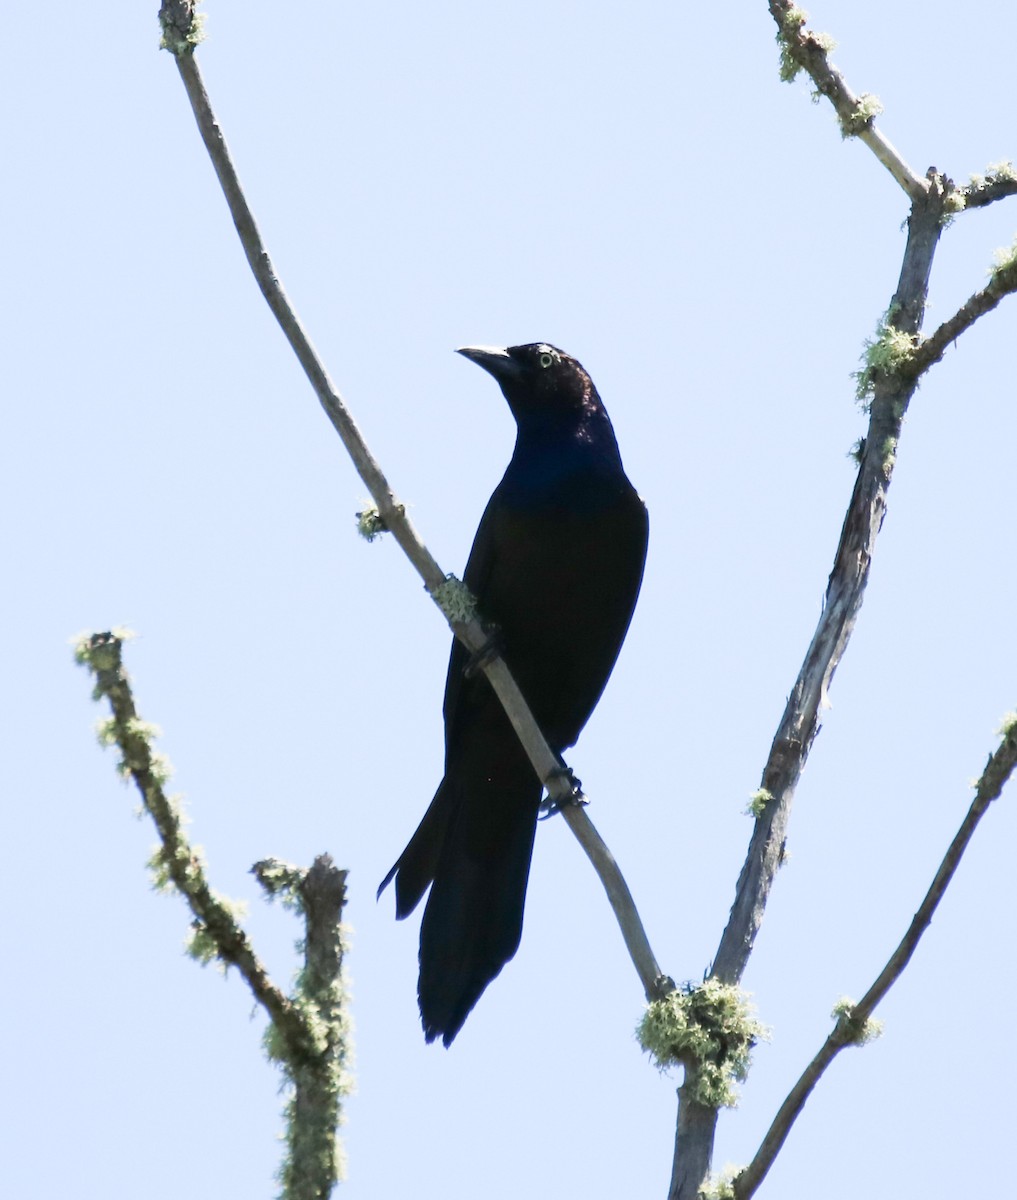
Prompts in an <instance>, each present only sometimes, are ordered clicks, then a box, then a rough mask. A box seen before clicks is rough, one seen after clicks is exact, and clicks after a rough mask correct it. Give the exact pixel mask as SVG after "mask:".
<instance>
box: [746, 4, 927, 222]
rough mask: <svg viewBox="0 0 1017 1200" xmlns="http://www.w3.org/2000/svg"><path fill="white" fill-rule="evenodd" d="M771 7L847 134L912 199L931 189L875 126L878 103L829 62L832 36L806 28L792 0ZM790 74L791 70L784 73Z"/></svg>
mask: <svg viewBox="0 0 1017 1200" xmlns="http://www.w3.org/2000/svg"><path fill="white" fill-rule="evenodd" d="M769 7H770V15H771V16H772V17H773V19H774V21H776V23H777V37H778V40H779V41H780V43H781V46H782V48H783V50H784V52H785V53H786V54H787V56H788V58H789V59H791V61H792V62H793V63H794V65H795V66H796V67H800V68H801V69H802V70H803V71H805V72H807V74H808V75H809V77H810V78H811V79H812V82H813V83H814V84H815V85H816V90H817V92H819V93H820V94H821V95H823V96H826V98H827V99H828V100H829V101H830V103H831V104H832V105H833V107H834V110H835V111H836V113H837V117H838V119H839V120H840V126H841V130H842V132H843V134H844V136H845V137H857V138H858V140H859V141H861V142H864V143H865V145H866V146H868V147H869V149H870V150H871V151H872V153H873V154H874V155H875V156H876V158H878V159H879V161H880V162H881V163H882V164H883V166H884V167H886V169H887V170H888V171H889V172H890V174H891V175H892V176H893V177H894V179H896V180H897V182H898V183H899V184H900V186H901V187H902V188H903V189H904V191H905V192H906V193H907V195H908V196H909V197H910V198H911V200H913V201H916V200H919V199H920V198H921V197H922V195H923V194H924V193H925V192H926V191H927V190H928V184H927V183H926V181H925V180H924V179H922V178H921V177H920V176H919V175H916V174H915V172H914V171H913V170H912V169H911V168H910V167H909V166H908V164H907V163H906V162H905V161H904V159H903V157H902V156H901V155H900V153H899V152H898V151H897V150H896V149H895V148H894V147H893V146H892V145H891V144H890V142H889V141H888V140H887V139H886V138H885V137H884V136H883V134H882V132H881V131H880V130H879V129H877V128H876V124H875V114H876V112H877V111H878V107H877V106H872V107H869V105H867V104H866V101H869V102H870V104H871V98H869V97H862V96H856V95H855V93H854V92H853V91H852V90H851V89H850V88H849V87H848V85H847V82H846V81H845V79H844V76H843V75H842V74H841V73H840V71H838V70H837V68H836V67H835V66H834V65H833V63H831V62H830V54H829V50H830V45H831V43H830V39H829V38H826V37H824V36H823V35H822V34H816V33H814V32H813V31H812V30H811V29H806V28H805V14H804V13H803V12H802V10H801V9H800V8H799V7H798V6H797V5H796V4H795V3H794V2H793V0H769ZM790 77H791V73H790V72H789V73H787V74H786V75H785V78H790Z"/></svg>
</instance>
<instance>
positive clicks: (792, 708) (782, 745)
mask: <svg viewBox="0 0 1017 1200" xmlns="http://www.w3.org/2000/svg"><path fill="white" fill-rule="evenodd" d="M769 3H770V10H771V12H772V13H773V14H774V16H775V19H777V20H778V24H780V21H781V19H782V17H783V19H785V20H788V21H790V24H791V26H792V32H794V34H795V37H797V38H798V41H797V42H795V43H794V46H795V47H796V51H795V52H796V53H799V52H800V53H801V54H802V56H803V58H804V60H805V61H804V62H803V65H806V64H808V66H807V69H809V70H810V74H811V73H812V72H813V71H815V72H817V74H818V75H819V78H820V79H825V80H827V82H829V83H830V87H832V88H833V89H834V92H835V93H836V96H838V97H839V98H840V100H839V101H835V102H840V101H843V100H844V97H845V96H847V97H849V98H850V97H851V96H852V93H850V92H847V91H840V90H838V89H840V88H841V86H842V85H843V80H842V79H841V78H840V76H839V75H836V73H834V75H832V76H829V75H826V74H824V73H823V70H820V68H821V67H822V68H823V69H824V70H829V69H830V68H829V63H828V61H827V52H826V49H825V47H824V46H822V45H819V44H818V43H816V42H815V39H814V38H813V37H812V35H805V34H802V33H801V31H800V29H799V26H800V24H801V21H802V20H803V18H801V19H800V18H799V17H798V16H792V17H790V18H789V17H788V16H787V14H788V13H790V12H795V13H797V12H799V11H800V10H793V8H792V6H790V5H788V4H786V3H784V2H783V0H769ZM796 61H797V59H796ZM814 77H815V76H814ZM843 87H845V88H846V85H843ZM831 98H833V97H831ZM902 186H903V184H902ZM905 190H906V191H908V193H909V195H912V197H913V199H912V205H911V213H910V216H909V218H908V240H907V245H906V246H905V250H904V258H903V262H902V264H901V272H900V278H899V280H898V284H897V291H896V293H895V294H894V297H893V299H892V301H891V303H890V306H889V308H888V314H889V317H888V324H892V328H893V330H894V331H895V332H896V333H897V334H899V335H902V336H903V337H904V338H905V339H906V340H907V344H908V346H909V348H910V347H911V346H912V345H913V343H914V342H915V341H916V340H917V338H918V334H919V331H920V329H921V326H922V320H923V318H924V315H925V302H926V297H927V295H928V286H929V276H930V274H931V271H932V263H933V258H934V256H935V251H936V247H937V245H938V243H939V237H940V234H941V232H942V229H943V215H944V207H945V201H946V196H947V194H948V181H946V180H944V179H943V177H942V176H940V175H937V174H936V173H934V172H930V173H929V176H928V178H927V179H926V180H925V181H924V182H923V183H922V184H921V187H918V188H909V187H905ZM908 361H909V359H907V358H903V359H902V360H901V362H900V363H899V364H897V365H896V366H895V367H894V368H892V369H890V368H888V367H886V366H880V367H879V368H878V369H877V368H876V367H875V366H872V367H870V368H869V370H868V371H867V373H866V377H865V381H866V386H867V388H868V390H869V392H870V393H871V400H870V404H869V427H868V432H867V435H866V437H865V439H864V441H863V443H862V445H861V451H860V456H859V468H858V475H857V478H856V480H855V485H854V489H853V492H852V495H851V500H850V502H849V504H848V509H847V513H846V515H845V517H844V523H843V526H842V528H841V534H840V540H839V543H838V546H837V550H836V553H835V556H834V565H833V570H832V571H831V574H830V578H829V582H828V584H827V589H826V595H825V597H824V604H823V612H822V615H821V616H820V619H819V624H818V626H817V628H816V632H815V633H814V635H813V638H812V642H811V643H810V645H809V648H808V650H807V651H806V654H805V660H804V662H803V663H802V667H801V669H800V671H799V673H798V678H797V679H796V680H795V683H794V686H793V687H792V688H791V691H790V694H789V697H788V701H787V705H786V707H785V709H784V715H783V717H782V718H781V721H780V725H779V726H778V729H777V733H776V735H775V737H774V740H773V744H772V745H771V748H770V753H769V756H768V758H767V762H766V765H765V767H764V769H763V774H762V780H761V787H760V793H759V794H760V795H761V796H762V797H768V799H766V802H765V804H764V805H763V807H762V810H761V812H760V813H759V815H758V816H757V819H756V823H755V826H754V829H753V833H752V838H751V840H750V843H749V849H748V853H747V855H746V859H745V863H744V866H743V867H742V871H741V874H740V876H739V879H738V884H737V888H736V892H735V900H734V904H733V906H732V909H731V915H730V917H729V919H728V924H727V927H726V928H725V930H724V933H723V936H722V937H721V941H720V945H719V947H718V949H717V954H716V957H715V959H714V964H713V969H712V971H711V975H712V977H714V978H717V979H720V980H721V981H722V982H724V983H729V984H737V983H739V982H740V980H741V977H742V974H743V972H744V970H745V967H746V964H747V963H748V959H749V955H750V954H751V952H752V947H753V945H754V943H755V939H756V935H757V933H758V932H759V929H760V926H761V924H762V920H763V914H764V911H765V908H766V902H767V900H768V898H769V895H770V890H771V888H772V886H773V881H774V878H775V877H776V874H777V871H778V869H779V868H780V866H781V864H782V862H783V860H784V845H785V838H786V834H787V827H788V822H789V820H790V815H791V804H792V801H793V799H794V794H795V790H796V788H797V785H798V780H799V779H800V777H801V774H802V771H803V770H804V768H805V763H806V761H807V760H808V756H809V752H810V750H811V748H812V744H813V742H814V741H815V738H816V735H817V734H818V732H819V728H820V713H821V711H822V709H823V708H824V707H825V706H826V704H827V694H828V691H829V688H830V685H831V682H832V680H833V676H834V673H835V672H836V670H837V666H838V665H839V663H840V660H841V658H842V656H843V654H844V651H845V650H846V648H847V644H848V642H849V640H850V638H851V634H852V632H853V630H854V625H855V621H856V620H857V618H858V613H859V611H860V609H861V605H862V599H863V597H864V594H865V588H866V585H867V584H868V579H869V570H870V567H871V564H872V555H873V553H874V551H875V544H876V539H877V537H878V535H879V531H880V528H881V526H882V523H883V517H884V516H885V513H886V497H887V491H888V489H889V486H890V481H891V479H892V476H893V468H894V464H895V461H896V451H897V445H898V442H899V439H900V434H901V428H902V424H903V420H904V416H905V414H906V412H907V409H908V405H909V404H910V402H911V398H912V396H913V395H914V393H915V390H916V389H917V386H918V380H917V378H916V377H915V376H914V375H913V374H910V373H909V372H908V370H907V369H906V363H907V362H908ZM685 1104H686V1101H685V1100H684V1098H683V1096H682V1093H681V1092H679V1113H678V1129H677V1133H676V1137H675V1157H674V1162H673V1166H672V1175H671V1188H670V1192H669V1200H696V1197H697V1196H698V1193H699V1190H700V1188H701V1187H702V1186H703V1183H704V1181H705V1176H701V1177H697V1173H696V1172H692V1171H689V1170H688V1163H690V1162H694V1163H699V1164H702V1163H704V1162H706V1163H708V1162H710V1161H711V1160H712V1156H713V1140H714V1136H715V1133H716V1123H717V1112H716V1110H705V1111H704V1112H698V1113H696V1114H694V1117H695V1119H687V1118H686V1117H685V1116H684V1115H683V1111H682V1110H683V1108H684V1107H685Z"/></svg>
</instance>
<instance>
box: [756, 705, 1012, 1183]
mask: <svg viewBox="0 0 1017 1200" xmlns="http://www.w3.org/2000/svg"><path fill="white" fill-rule="evenodd" d="M1000 732H1001V733H1002V735H1003V740H1002V742H1001V743H1000V745H999V746H998V747H997V749H996V751H995V753H994V754H992V755H991V756H990V758H989V761H988V764H987V765H986V767H985V770H984V771H983V772H982V776H981V778H980V779H979V780H978V783H977V784H976V787H975V798H974V800H973V801H972V802H971V807H970V808H969V809H968V811H967V814H966V815H965V817H964V820H963V821H962V822H961V826H960V829H958V831H957V834H956V836H955V837H954V839H953V841H952V842H951V843H950V848H949V849H948V850H947V852H946V857H945V858H944V859H943V861H942V863H940V866H939V870H938V871H937V872H936V875H935V878H934V879H933V881H932V885H931V887H930V888H929V890H928V892H927V893H926V895H925V899H924V900H923V901H922V903H921V906H920V907H919V909H918V911H917V912H916V913H915V916H914V918H913V920H912V922H911V925H910V926H909V928H908V931H907V933H906V934H905V935H904V937H903V939H902V940H901V943H900V945H899V946H898V947H897V949H896V950H895V951H894V952H893V954H892V955H891V956H890V959H889V961H888V962H887V964H886V966H885V967H884V968H883V970H882V971H881V972H880V974H879V977H878V978H877V979H876V981H875V983H873V985H872V986H871V987H870V988H869V990H868V991H867V992H866V993H865V995H864V996H863V997H862V999H861V1000H859V1001H858V1003H857V1004H854V1005H852V1006H851V1008H850V1011H849V1012H848V1013H845V1014H843V1015H841V1017H840V1019H839V1020H838V1021H837V1024H836V1025H835V1026H834V1028H833V1030H832V1032H831V1033H830V1036H829V1037H828V1038H827V1039H826V1041H825V1042H824V1043H823V1046H822V1048H821V1049H820V1051H819V1053H818V1054H817V1055H816V1057H815V1058H814V1059H813V1060H812V1062H810V1063H809V1065H808V1066H807V1067H806V1068H805V1071H804V1072H803V1073H802V1076H801V1078H800V1079H799V1080H798V1082H797V1083H796V1084H795V1086H794V1087H793V1088H792V1089H791V1091H790V1093H789V1094H788V1097H787V1099H786V1100H785V1101H784V1103H783V1104H782V1105H781V1107H780V1110H779V1112H778V1113H777V1115H776V1117H775V1118H774V1121H773V1124H772V1125H771V1126H770V1128H769V1130H768V1131H767V1133H766V1136H765V1137H764V1139H763V1142H762V1145H761V1146H760V1147H759V1150H758V1151H757V1152H756V1155H755V1157H754V1158H753V1160H752V1162H750V1163H749V1165H748V1166H747V1167H746V1168H745V1169H744V1170H743V1171H742V1172H741V1173H740V1174H739V1175H738V1176H737V1177H736V1178H735V1180H734V1183H733V1187H734V1194H735V1196H736V1197H737V1200H749V1197H750V1196H752V1195H754V1194H755V1192H756V1190H757V1189H758V1188H759V1185H760V1184H761V1183H762V1182H763V1180H764V1179H765V1178H766V1174H767V1172H768V1171H769V1169H770V1167H771V1166H772V1165H773V1162H774V1160H775V1158H776V1157H777V1155H778V1153H779V1152H780V1149H781V1147H782V1146H783V1145H784V1142H785V1141H786V1139H787V1136H788V1134H789V1133H790V1132H791V1127H792V1126H793V1125H794V1123H795V1121H796V1119H797V1118H798V1114H799V1113H800V1112H801V1111H802V1109H803V1107H804V1106H805V1102H806V1100H807V1099H808V1097H809V1095H810V1093H811V1092H812V1089H813V1088H814V1087H815V1086H816V1084H817V1083H818V1082H819V1080H820V1078H821V1077H822V1075H823V1072H824V1071H825V1070H826V1069H827V1067H828V1066H829V1065H830V1063H831V1062H833V1060H834V1058H835V1057H836V1056H837V1055H838V1054H839V1053H840V1051H841V1050H843V1049H844V1047H845V1046H851V1045H854V1044H856V1043H857V1042H858V1040H859V1031H861V1030H864V1028H865V1025H866V1022H868V1021H869V1018H870V1017H871V1016H872V1013H873V1012H874V1011H875V1008H876V1005H877V1004H879V1002H880V1001H881V1000H882V999H883V997H884V996H885V995H886V993H887V992H888V991H889V990H890V988H891V987H892V986H893V985H894V984H895V983H896V982H897V980H898V979H899V978H900V977H901V975H902V974H903V972H904V968H905V967H906V966H907V965H908V963H909V962H910V961H911V956H912V955H913V954H914V952H915V950H916V949H917V948H918V943H919V941H920V940H921V938H922V935H923V934H924V933H925V931H926V929H928V927H929V925H930V924H931V922H932V917H933V914H934V913H935V911H936V907H937V906H938V904H939V902H940V900H942V898H943V896H944V894H945V892H946V889H947V887H948V885H949V883H950V880H951V879H952V878H953V876H954V873H955V872H956V870H957V868H958V866H960V861H961V858H962V857H963V855H964V851H965V850H966V849H967V847H968V843H969V842H970V841H971V838H972V837H973V836H974V832H975V829H976V828H977V826H978V822H979V821H980V820H981V819H982V817H983V816H984V815H985V813H986V811H987V810H988V808H989V805H990V804H991V803H992V802H993V801H994V800H996V799H998V798H999V795H1000V793H1001V792H1002V790H1003V787H1004V785H1005V784H1006V782H1007V780H1008V779H1009V778H1010V775H1011V773H1012V772H1013V769H1014V766H1015V764H1017V714H1011V715H1010V716H1009V718H1008V719H1007V722H1006V724H1005V725H1004V726H1003V728H1002V729H1001V730H1000Z"/></svg>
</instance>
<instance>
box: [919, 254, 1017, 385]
mask: <svg viewBox="0 0 1017 1200" xmlns="http://www.w3.org/2000/svg"><path fill="white" fill-rule="evenodd" d="M1013 292H1017V263H1015V262H1014V261H1011V262H1009V263H1007V264H1005V265H1002V266H999V267H997V269H996V270H994V271H993V272H992V277H991V279H990V280H989V282H988V284H987V285H986V286H985V287H984V288H982V290H981V291H979V292H975V294H974V295H973V296H971V297H970V298H969V299H968V300H966V301H965V302H964V304H962V305H961V307H960V308H959V309H958V310H957V311H956V312H955V313H954V315H953V316H952V317H950V319H949V320H947V321H944V322H943V324H942V325H940V326H939V328H938V329H937V330H936V331H935V333H933V334H932V335H931V336H930V337H928V338H926V339H925V340H924V341H923V342H921V343H919V345H918V347H917V349H916V350H915V352H914V355H913V357H912V359H911V363H910V367H909V369H910V370H912V371H913V372H914V374H915V375H916V376H919V375H921V374H922V373H923V372H925V371H927V370H928V369H929V367H931V366H932V364H933V363H937V362H939V361H940V359H941V358H942V357H943V355H944V354H945V353H946V350H947V347H948V346H950V345H951V344H952V343H953V342H955V341H956V340H957V339H958V338H959V337H960V335H961V334H962V333H963V332H964V331H965V330H966V329H970V327H971V326H972V325H974V323H975V322H976V321H977V320H978V318H979V317H984V316H985V314H986V313H988V312H992V310H993V309H994V308H995V307H996V305H997V304H999V302H1000V300H1002V299H1003V297H1004V296H1009V295H1011V294H1012V293H1013Z"/></svg>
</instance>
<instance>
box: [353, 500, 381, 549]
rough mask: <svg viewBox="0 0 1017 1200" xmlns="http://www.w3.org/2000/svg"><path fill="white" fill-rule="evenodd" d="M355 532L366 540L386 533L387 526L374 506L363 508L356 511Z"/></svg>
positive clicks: (369, 540) (372, 539) (370, 540)
mask: <svg viewBox="0 0 1017 1200" xmlns="http://www.w3.org/2000/svg"><path fill="white" fill-rule="evenodd" d="M357 533H359V534H360V536H361V537H362V538H363V539H364V540H365V541H367V542H373V541H374V539H375V538H377V537H381V535H382V534H383V533H388V526H387V525H386V524H385V522H384V521H383V520H382V516H381V513H380V512H378V510H377V509H376V508H365V509H363V510H362V511H361V512H358V513H357Z"/></svg>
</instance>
